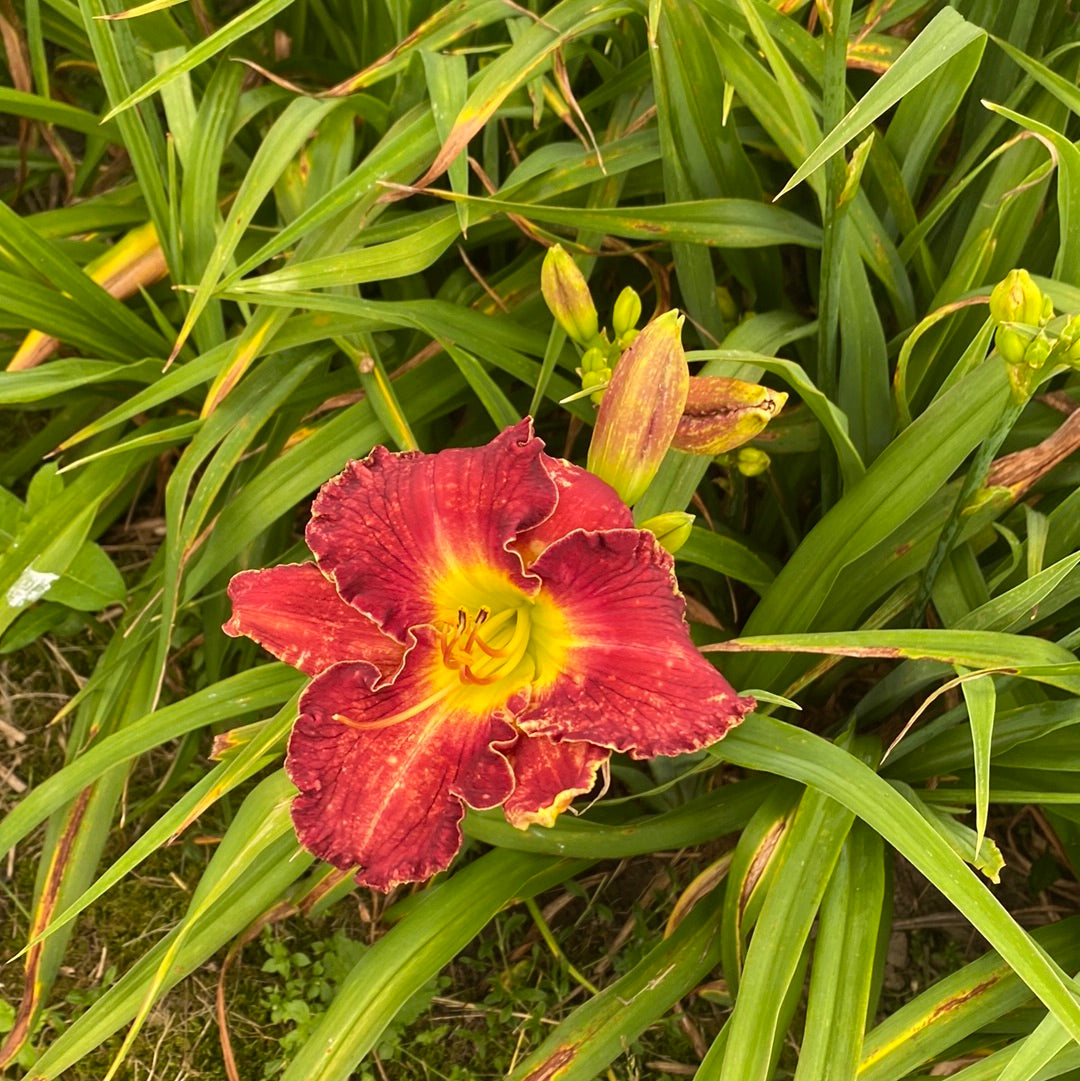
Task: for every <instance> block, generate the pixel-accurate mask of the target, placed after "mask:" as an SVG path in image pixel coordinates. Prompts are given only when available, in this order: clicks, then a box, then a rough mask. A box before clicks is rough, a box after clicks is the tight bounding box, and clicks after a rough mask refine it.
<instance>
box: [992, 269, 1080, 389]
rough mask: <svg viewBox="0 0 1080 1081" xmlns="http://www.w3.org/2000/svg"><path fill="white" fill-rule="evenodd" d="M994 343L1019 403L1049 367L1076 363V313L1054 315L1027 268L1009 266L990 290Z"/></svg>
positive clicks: (1079, 340) (1079, 347)
mask: <svg viewBox="0 0 1080 1081" xmlns="http://www.w3.org/2000/svg"><path fill="white" fill-rule="evenodd" d="M990 316H991V318H992V319H993V320H994V321H995V322H996V323H997V329H996V330H995V331H994V345H995V347H996V349H997V351H998V353H999V354H1000V355H1001V357H1002V358H1003V359H1004V361H1005V363H1006V365H1007V366H1008V372H1009V383H1010V384H1011V386H1012V389H1013V395H1014V397H1015V398H1016V400H1017V401H1026V400H1027V399H1028V398H1030V397H1031V395H1032V394H1033V393H1034V392H1035V388H1036V387H1037V386H1038V385H1039V383H1041V382H1042V381H1043V379H1044V378H1045V376H1046V375H1047V374H1048V368H1047V366H1048V365H1050V366H1051V367H1052V366H1055V365H1057V364H1062V363H1064V364H1069V365H1071V366H1073V367H1077V366H1080V315H1074V316H1071V317H1070V316H1064V315H1062V316H1057V317H1056V318H1055V316H1054V305H1053V303H1052V301H1051V300H1050V298H1049V297H1048V296H1047V295H1046V294H1045V293H1044V292H1043V291H1042V290H1041V289H1040V288H1039V287H1038V286H1037V285H1036V284H1035V282H1034V281H1032V278H1031V275H1030V274H1028V272H1027V271H1026V270H1010V271H1009V273H1008V274H1006V275H1005V277H1004V278H1003V279H1002V280H1001V281H1000V282H998V284H997V285H995V286H994V290H993V292H992V293H991V294H990Z"/></svg>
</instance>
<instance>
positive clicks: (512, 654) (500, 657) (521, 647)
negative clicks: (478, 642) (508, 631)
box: [470, 608, 532, 679]
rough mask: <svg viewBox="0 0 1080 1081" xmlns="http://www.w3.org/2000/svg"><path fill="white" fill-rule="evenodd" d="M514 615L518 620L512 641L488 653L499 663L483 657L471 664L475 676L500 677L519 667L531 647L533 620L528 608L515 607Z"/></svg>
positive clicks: (511, 637) (484, 677) (483, 677)
mask: <svg viewBox="0 0 1080 1081" xmlns="http://www.w3.org/2000/svg"><path fill="white" fill-rule="evenodd" d="M514 616H515V620H516V622H515V623H514V633H513V634H512V635H511V636H510V641H509V642H507V643H506V645H505V646H502V647H501V648H500V649H499V650H498V651H496V652H493V653H488V656H489V657H490V658H491V659H492V660H494V661H496V662H497V663H496V664H494V665H492V664H490V663H489V662H488V659H487V658H483V659H481V661H480V663H479V664H477V665H471V666H470V667H471V668H472V673H473V675H474V676H477V677H479V678H482V679H486V678H487V677H488V676H489V675H490V676H493V677H494V678H496V679H499V678H501V677H502V676H507V675H510V673H511V672H513V671H514V669H515V668H517V666H518V664H519V663H520V662H521V659H522V658H523V657H524V656H525V653H526V651H527V650H528V648H529V631H530V628H531V625H532V621H531V619H530V618H529V612H528V610H527V609H526V608H518V609H515V611H514ZM484 652H485V653H487V652H488V651H487V650H485V651H484Z"/></svg>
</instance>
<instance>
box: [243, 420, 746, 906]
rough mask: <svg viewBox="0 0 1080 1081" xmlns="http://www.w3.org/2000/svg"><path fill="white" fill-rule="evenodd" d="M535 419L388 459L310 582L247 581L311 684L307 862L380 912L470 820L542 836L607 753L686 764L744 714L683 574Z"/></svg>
mask: <svg viewBox="0 0 1080 1081" xmlns="http://www.w3.org/2000/svg"><path fill="white" fill-rule="evenodd" d="M543 447H544V444H543V442H542V441H541V440H540V439H538V438H537V437H536V436H535V435H533V431H532V422H531V421H530V420H528V419H526V420H523V421H522V422H521V423H520V424H517V425H515V426H514V427H512V428H508V429H507V430H506V431H504V432H502V433H501V434H500V435H498V436H497V437H496V438H495V439H494V440H493V441H492V442H491V443H489V444H488V445H487V446H485V447H479V448H473V449H461V450H458V449H453V450H444V451H442V452H441V453H439V454H421V453H418V452H409V453H404V454H394V453H391V452H390V451H387V450H386V449H385V448H383V447H376V448H375V450H374V451H373V452H372V454H371V455H370V456H369V457H368V458H366V459H365V460H364V461H362V462H350V463H349V465H348V466H347V467H346V469H345V470H344V472H342V473H341V474H340V475H338V476H337V477H335V478H334V479H333V480H331V481H329V482H328V483H327V484H326V485H324V486H323V488H322V490H321V491H320V492H319V495H318V497H317V498H316V499H315V502H314V505H313V507H312V518H311V522H310V524H309V525H308V528H307V541H308V545H309V546H310V548H311V550H312V552H313V553H314V555H315V562H314V563H304V564H294V565H285V566H278V567H271V568H269V569H268V570H260V571H245V572H243V573H241V574H238V575H237V576H236V577H235V578H233V580H232V583H231V584H230V586H229V596H230V597H231V599H232V602H233V617H232V619H230V620H229V622H228V623H227V624H226V625H225V631H226V633H228V634H231V635H246V636H248V637H249V638H253V639H254V640H255V641H256V642H259V643H260V644H261V645H262V646H264V647H265V648H266V649H268V650H269V651H270V652H271V653H273V654H274V655H275V656H276V657H278V658H280V659H281V660H283V661H286V662H287V663H289V664H292V665H294V666H295V667H297V668H299V669H300V670H301V671H303V672H306V673H307V674H308V675H310V676H312V677H314V678H313V679H312V681H311V683H310V684H309V686H308V687H307V689H306V691H305V692H304V694H303V696H302V697H301V699H300V716H299V719H298V720H297V722H296V726H295V727H294V729H293V733H292V736H291V738H290V741H289V751H288V757H287V759H286V769H287V771H288V774H289V776H290V777H291V778H292V780H293V782H294V783H295V784H296V786H297V788H299V790H300V794H299V795H298V796H297V797H296V799H295V800H294V801H293V807H292V813H293V821H294V823H295V826H296V832H297V835H298V837H299V839H300V842H301V843H302V844H303V845H304V846H305V847H306V848H308V849H310V850H311V851H312V852H314V853H315V854H316V855H317V856H320V857H321V858H323V859H325V860H328V861H329V862H330V863H332V864H334V865H335V866H338V867H342V868H345V867H357V866H358V867H359V872H358V874H357V876H356V877H357V881H358V882H360V883H361V884H362V885H368V886H372V887H374V888H375V889H379V890H388V889H390V888H391V887H392V886H395V885H397V884H399V883H402V882H410V881H418V880H421V879H424V878H427V877H428V876H430V875H432V874H434V873H435V872H436V871H440V870H442V869H443V868H445V867H446V866H447V865H448V864H449V863H450V861H451V859H453V857H454V854H455V853H456V852H457V850H458V848H459V847H460V846H461V829H460V822H461V819H462V817H463V816H464V814H465V806H466V805H468V806H470V807H475V808H477V809H485V808H492V807H497V806H502V808H503V811H504V813H505V815H506V817H507V819H508V820H509V821H510V822H511V823H512V824H513V825H515V826H518V827H520V828H525V827H526V826H528V825H530V824H532V823H541V824H544V825H550V824H551V823H552V822H554V820H555V818H556V816H557V815H558V814H559V813H560V812H561V811H563V810H565V809H566V807H567V806H568V805H569V803H570V801H571V800H572V799H573V798H574V796H576V795H579V794H581V793H585V792H588V791H589V790H590V789H591V788H592V786H593V783H594V781H595V779H596V775H597V771H598V770H599V769H600V768H601V767H602V766H603V765H604V764H605V763H606V762H607V759H608V758H609V756H610V754H611V752H612V751H624V752H626V753H627V754H629V755H630V756H631V757H634V758H651V757H654V756H655V755H674V754H681V753H684V752H687V751H693V750H697V749H699V748H701V747H704V746H707V745H708V744H710V743H713V742H715V741H716V740H718V739H719V738H720V737H721V736H723V735H724V733H725V732H726V731H727V730H728V729H729V728H730V727H731V726H732V725H734V724H737V723H738V722H739V721H740V720H741V719H742V717H743V715H744V714H745V713H746V712H747V711H748V710H749V709H751V708H752V706H753V699H750V698H739V697H738V696H737V695H736V694H735V692H734V691H733V690H732V689H731V687H730V686H729V684H728V683H727V681H726V680H724V678H723V677H722V676H721V675H720V673H719V672H717V671H716V669H715V668H713V667H712V665H711V664H709V663H708V662H707V661H706V660H705V659H704V658H703V657H702V656H701V654H700V653H699V652H698V651H697V650H696V649H695V648H694V646H693V644H692V643H691V641H690V636H689V633H688V631H687V626H686V623H685V621H684V619H683V608H684V605H683V601H682V597H681V595H680V594H679V592H678V589H677V587H676V584H675V578H674V575H673V573H672V559H671V556H670V555H668V554H667V552H665V551H664V550H663V549H662V548H661V547H660V546H659V545H658V544H657V543H656V540H655V538H654V537H653V535H652V534H651V533H648V532H645V531H643V530H638V529H635V528H634V527H633V521H632V519H631V517H630V512H629V511H628V510H627V508H626V507H625V505H624V504H623V503H621V502H620V501H619V499H618V497H617V496H616V495H615V493H614V491H613V490H612V489H611V488H610V487H608V485H607V484H605V483H604V482H603V481H601V480H599V479H598V478H596V477H594V476H593V475H592V474H590V473H587V472H585V471H584V470H583V469H579V468H578V467H577V466H574V465H571V464H570V463H569V462H565V461H562V460H560V459H556V458H551V457H549V456H548V455H546V454H545V453H544V452H543Z"/></svg>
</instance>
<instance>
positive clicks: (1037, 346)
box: [1024, 331, 1054, 369]
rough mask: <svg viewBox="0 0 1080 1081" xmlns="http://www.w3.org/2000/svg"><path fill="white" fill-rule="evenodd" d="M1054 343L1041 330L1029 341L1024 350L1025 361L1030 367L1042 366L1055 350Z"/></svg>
mask: <svg viewBox="0 0 1080 1081" xmlns="http://www.w3.org/2000/svg"><path fill="white" fill-rule="evenodd" d="M1053 349H1054V343H1053V342H1052V341H1051V340H1050V339H1049V338H1048V337H1047V336H1046V335H1045V334H1044V333H1042V332H1041V331H1040V332H1039V334H1038V335H1037V336H1036V337H1034V338H1032V339H1031V341H1030V342H1028V345H1027V348H1026V349H1025V350H1024V363H1025V364H1026V365H1027V366H1028V367H1029V368H1035V369H1038V368H1041V367H1042V366H1043V365H1044V364H1045V363H1046V361H1047V358H1048V357H1049V356H1050V354H1051V353H1052V352H1053Z"/></svg>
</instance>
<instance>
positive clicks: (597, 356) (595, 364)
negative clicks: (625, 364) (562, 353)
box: [581, 345, 607, 372]
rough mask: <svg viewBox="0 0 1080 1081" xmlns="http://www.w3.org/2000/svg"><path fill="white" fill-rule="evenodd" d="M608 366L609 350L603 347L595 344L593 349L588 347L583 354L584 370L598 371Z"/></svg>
mask: <svg viewBox="0 0 1080 1081" xmlns="http://www.w3.org/2000/svg"><path fill="white" fill-rule="evenodd" d="M606 367H607V350H606V349H601V348H599V347H598V346H595V345H594V346H593V347H592V348H591V349H586V350H585V352H584V353H583V354H582V356H581V370H582V372H598V371H599V370H600V369H601V368H606Z"/></svg>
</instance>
